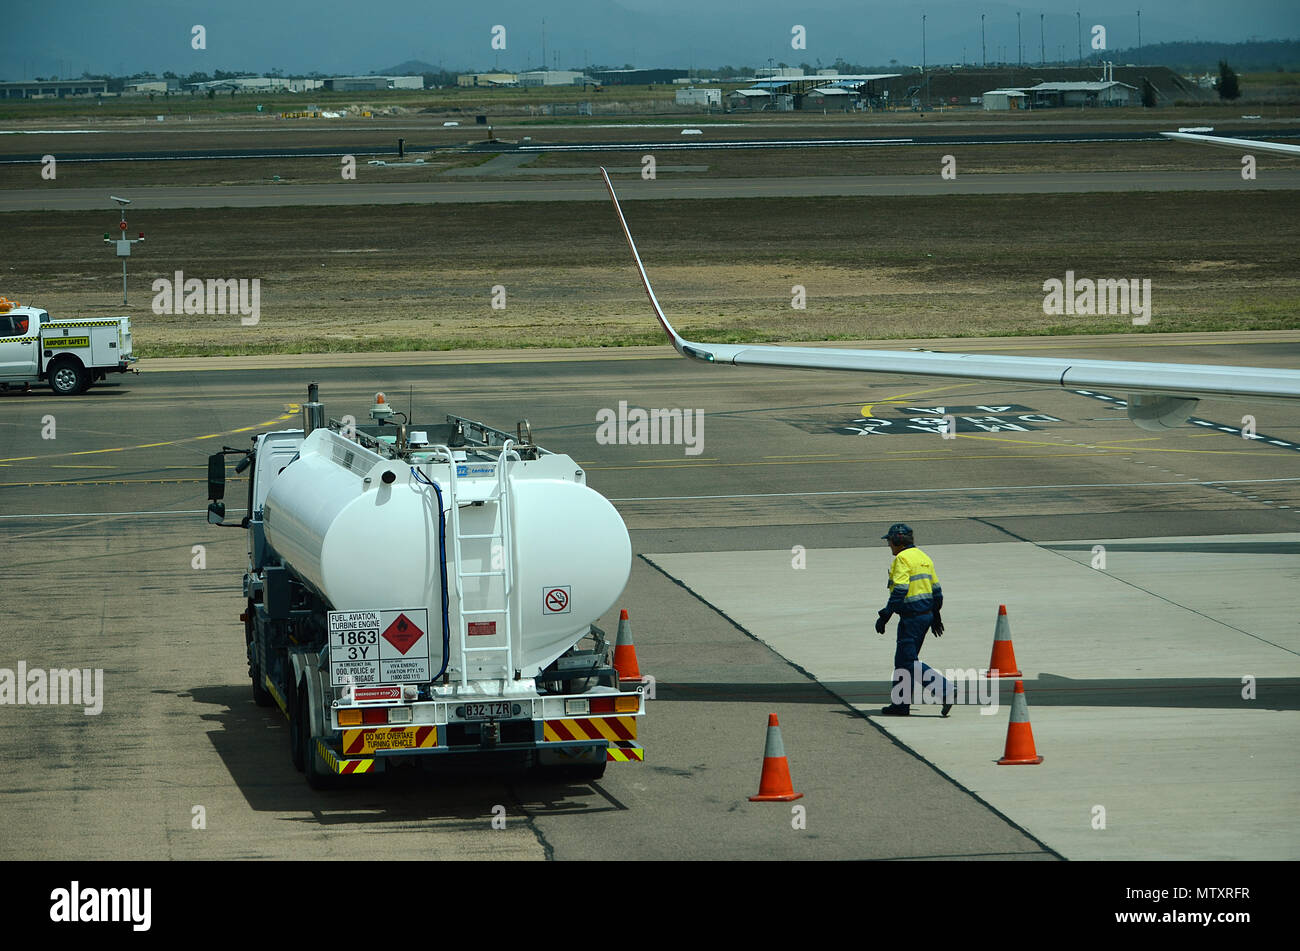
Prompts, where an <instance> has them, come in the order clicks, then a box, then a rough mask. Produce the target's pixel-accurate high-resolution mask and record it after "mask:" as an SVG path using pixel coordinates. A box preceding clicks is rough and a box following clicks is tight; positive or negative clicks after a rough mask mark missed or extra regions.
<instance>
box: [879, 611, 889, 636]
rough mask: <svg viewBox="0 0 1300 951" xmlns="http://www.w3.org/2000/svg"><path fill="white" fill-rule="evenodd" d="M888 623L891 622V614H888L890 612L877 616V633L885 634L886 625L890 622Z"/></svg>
mask: <svg viewBox="0 0 1300 951" xmlns="http://www.w3.org/2000/svg"><path fill="white" fill-rule="evenodd" d="M888 623H889V615H888V614H882V615H880V616H879V617H877V618H876V633H877V634H884V633H885V625H886V624H888Z"/></svg>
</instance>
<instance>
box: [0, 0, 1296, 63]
mask: <svg viewBox="0 0 1300 951" xmlns="http://www.w3.org/2000/svg"><path fill="white" fill-rule="evenodd" d="M1139 9H1140V10H1141V11H1142V16H1141V23H1142V41H1143V42H1144V43H1153V42H1165V41H1171V40H1193V39H1202V40H1222V41H1227V42H1237V41H1242V40H1248V39H1294V38H1300V3H1297V2H1296V0H1160V2H1143V0H1128V2H1121V3H1115V2H1110V0H1107V2H1104V3H1098V4H1095V5H1093V4H1089V3H1086V2H1080V0H1043V2H1040V3H1037V4H1034V5H1024V6H1018V5H1015V4H1007V3H980V2H979V0H968V2H937V3H925V2H911V0H899V2H875V0H872V2H861V0H859V2H849V0H809V2H806V3H803V2H791V0H736V2H721V0H473V2H464V3H451V2H446V0H378V2H371V3H361V2H358V0H211V2H209V0H172V2H165V0H48V2H44V3H41V2H27V3H21V5H20V3H19V0H10V2H9V9H7V10H6V12H5V14H4V19H3V26H2V29H0V76H2V77H3V78H4V79H10V80H13V79H24V78H33V77H35V76H38V75H40V76H51V75H62V76H79V75H80V74H81V73H82V72H83V71H87V70H89V71H90V72H92V73H104V72H108V73H114V74H122V73H134V72H141V71H150V70H152V71H156V72H162V71H164V70H172V71H173V72H176V73H178V74H180V75H185V74H187V73H190V72H193V71H196V70H197V71H202V72H211V71H212V70H215V69H227V70H249V71H255V72H265V71H268V70H271V69H273V68H279V69H281V70H283V71H285V72H307V71H311V70H319V71H321V72H324V73H339V74H346V73H367V72H370V71H372V70H379V69H384V68H386V67H389V66H393V65H396V64H398V63H400V62H403V61H405V60H408V59H421V60H425V61H426V62H429V63H432V64H434V65H435V66H437V65H439V64H441V65H442V66H443V67H445V68H447V69H457V70H459V69H470V68H478V69H485V68H491V67H493V66H499V67H500V68H502V69H512V70H514V69H521V68H525V67H536V66H538V65H541V64H542V62H543V60H542V21H543V19H545V21H546V25H545V44H546V63H547V65H550V66H556V65H558V66H559V67H560V68H567V67H570V66H574V65H578V66H580V65H582V64H584V63H594V64H601V65H615V66H622V65H623V64H624V63H633V64H635V65H637V66H678V67H689V66H691V65H695V66H720V65H723V64H731V65H734V66H762V65H767V62H768V60H769V59H771V60H773V61H774V62H782V61H784V62H788V63H791V64H797V63H801V62H807V63H810V64H812V65H817V63H818V62H819V61H820V63H821V64H823V65H829V64H831V63H833V62H834V61H835V59H836V58H837V57H843V58H844V59H846V60H848V61H850V62H857V63H867V64H881V65H884V64H888V63H889V62H890V61H891V60H897V61H898V63H899V64H900V65H916V64H919V63H920V61H921V15H922V14H923V13H924V14H925V15H926V22H925V47H926V49H925V53H926V60H927V61H928V62H929V63H932V64H933V63H956V62H961V61H962V60H963V55H964V59H965V62H968V63H970V62H973V63H978V62H980V60H981V57H986V58H987V59H988V61H990V62H993V61H996V60H999V59H1001V60H1005V61H1008V62H1015V61H1017V59H1018V53H1017V34H1016V13H1017V11H1019V12H1020V13H1021V43H1022V44H1023V51H1024V52H1023V55H1024V60H1025V62H1036V61H1037V60H1038V57H1039V52H1040V43H1041V45H1042V46H1045V47H1046V54H1047V58H1048V59H1049V60H1055V59H1057V58H1058V57H1060V56H1062V55H1063V56H1064V57H1065V58H1067V59H1072V58H1074V57H1075V56H1076V55H1077V50H1078V37H1079V31H1078V29H1077V25H1078V24H1080V23H1081V24H1082V28H1083V29H1082V38H1083V48H1084V53H1085V55H1087V54H1089V53H1090V52H1091V50H1090V48H1089V47H1090V40H1091V37H1092V27H1093V26H1094V25H1101V26H1104V27H1105V29H1106V46H1107V48H1108V49H1112V50H1113V49H1122V48H1127V47H1131V46H1135V45H1137V40H1138V36H1137V25H1138V17H1137V11H1138V10H1139ZM1076 11H1078V12H1079V13H1080V16H1079V18H1078V19H1077V20H1076V16H1075V12H1076ZM981 13H983V14H984V15H985V18H984V36H983V52H981V34H980V14H981ZM1040 14H1042V15H1043V18H1042V21H1041V24H1042V35H1041V37H1040ZM196 25H199V26H203V27H204V29H205V33H206V49H194V48H193V28H194V27H195V26H196ZM497 25H501V26H504V27H505V28H506V29H505V43H506V48H505V50H500V51H498V50H493V49H492V48H491V41H492V28H493V27H494V26H497ZM796 25H799V26H802V27H804V28H805V31H806V48H805V49H796V48H793V47H792V29H793V27H794V26H796Z"/></svg>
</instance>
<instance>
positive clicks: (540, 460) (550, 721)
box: [209, 384, 645, 787]
mask: <svg viewBox="0 0 1300 951" xmlns="http://www.w3.org/2000/svg"><path fill="white" fill-rule="evenodd" d="M401 415H402V414H393V413H391V412H390V411H389V410H388V408H387V407H386V406H385V405H384V404H382V402H378V403H377V404H376V408H375V409H374V410H372V416H371V418H372V419H373V420H375V422H374V424H372V425H368V426H357V425H355V424H354V422H353V419H352V417H345V418H344V419H345V420H346V421H347V422H346V424H345V423H344V422H341V421H340V420H337V419H331V420H329V421H328V422H326V420H325V417H324V410H323V407H322V406H321V404H320V403H319V402H318V401H317V399H316V385H315V384H312V387H311V388H310V390H309V396H308V401H307V403H306V404H304V406H303V428H302V429H301V430H283V431H278V432H272V433H264V434H261V435H258V436H256V437H254V439H253V444H252V448H251V449H250V450H238V449H230V448H227V449H224V450H223V451H222V452H221V453H217V454H215V455H214V456H213V457H211V459H210V462H209V465H210V478H209V482H210V491H209V498H210V500H211V504H210V507H209V521H211V522H213V523H215V524H225V523H224V516H225V511H224V502H223V501H222V500H223V497H224V492H225V486H224V467H225V457H226V456H227V455H240V456H243V457H244V458H243V459H242V460H241V461H240V463H239V466H238V467H237V470H242V471H247V472H248V473H249V475H250V480H249V485H248V498H247V515H246V516H245V517H244V518H243V520H242V521H240V522H239V523H238V527H243V528H244V529H246V531H247V532H248V555H249V561H248V570H247V571H246V572H245V575H244V601H245V610H244V612H243V614H241V616H240V617H241V620H243V622H244V629H245V630H244V633H245V644H246V649H247V661H248V669H249V676H250V678H251V680H252V685H253V696H254V699H255V701H256V702H257V703H259V704H261V705H270V704H275V705H276V706H278V707H279V708H280V709H281V711H282V712H283V713H284V714H285V716H286V717H287V718H288V719H289V724H290V729H289V733H290V752H291V756H292V759H293V762H294V764H295V765H296V766H297V767H298V768H299V769H301V770H303V771H304V772H305V773H306V774H307V779H308V782H309V783H310V784H311V785H312V786H313V787H322V786H325V785H329V784H332V783H333V782H335V781H338V780H339V779H340V777H343V776H348V775H357V774H364V773H377V772H382V771H384V770H387V769H392V768H396V767H399V766H415V767H429V768H436V767H437V765H438V764H439V763H446V762H448V761H449V758H450V759H457V758H460V759H464V758H466V757H480V758H493V759H496V760H499V761H508V762H509V764H510V765H519V766H531V767H537V768H539V769H542V770H546V771H550V772H556V773H559V774H562V775H564V776H565V777H567V778H576V779H595V778H598V777H599V776H601V775H602V774H603V772H604V769H605V766H606V763H608V762H619V763H623V762H639V761H642V760H643V759H644V751H643V750H642V748H641V746H640V745H639V744H638V743H637V742H636V737H637V722H638V719H639V718H640V717H641V716H643V715H644V713H645V693H644V687H643V684H642V683H641V681H640V680H636V681H631V680H622V679H621V678H620V676H619V673H618V671H617V670H616V669H615V668H614V667H613V666H612V665H611V663H610V651H611V649H612V646H613V645H611V644H609V643H608V642H607V640H606V638H605V635H604V632H602V631H601V630H599V628H597V627H596V626H595V624H594V623H593V622H595V621H596V620H598V619H599V618H600V617H601V616H602V615H603V614H604V613H605V612H606V611H608V610H609V609H610V608H612V607H614V605H615V602H616V601H617V599H618V598H619V597H620V596H621V594H622V591H623V588H624V586H625V585H626V583H627V579H628V576H629V573H630V570H631V542H630V539H629V537H628V534H627V529H626V526H625V525H624V524H623V521H622V518H621V517H620V516H619V515H618V513H617V511H616V510H615V509H614V507H613V505H611V504H610V503H609V501H608V500H606V499H605V498H604V497H603V496H601V495H600V494H599V493H597V492H595V491H594V490H593V489H591V488H590V487H588V486H587V484H586V474H585V473H584V472H583V470H582V468H581V467H580V466H578V465H577V463H576V462H575V461H574V460H573V459H572V458H571V457H569V456H567V455H562V454H556V453H551V452H549V451H547V450H545V449H542V448H541V447H539V446H536V445H534V444H533V442H532V437H531V431H530V430H529V429H528V428H527V424H526V423H521V424H520V426H519V427H518V428H517V430H516V433H515V434H514V435H513V436H512V435H511V434H508V433H506V432H503V431H500V430H496V429H492V428H490V427H487V426H485V425H483V424H481V423H477V422H474V421H472V420H468V419H464V418H461V417H456V416H447V417H446V418H445V421H444V422H441V423H434V424H427V425H426V424H420V425H411V424H410V423H409V421H407V420H405V419H403V420H402V421H401V422H399V423H397V424H396V425H394V424H393V421H392V419H391V417H395V416H401ZM502 765H506V763H505V762H503V763H502Z"/></svg>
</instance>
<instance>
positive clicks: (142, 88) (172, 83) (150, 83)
mask: <svg viewBox="0 0 1300 951" xmlns="http://www.w3.org/2000/svg"><path fill="white" fill-rule="evenodd" d="M180 88H181V84H180V80H178V79H139V80H135V81H132V82H128V83H126V84H125V85H124V86H123V87H122V95H124V96H144V95H148V94H150V93H152V94H154V95H158V94H166V93H169V92H176V91H178V90H179V89H180Z"/></svg>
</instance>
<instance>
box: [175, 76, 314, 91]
mask: <svg viewBox="0 0 1300 951" xmlns="http://www.w3.org/2000/svg"><path fill="white" fill-rule="evenodd" d="M324 82H325V81H324V80H320V79H287V78H285V77H284V76H237V77H235V78H233V79H212V80H209V81H208V82H205V83H188V84H187V85H186V87H185V88H187V89H190V90H193V91H196V92H206V91H207V90H209V89H217V90H230V89H234V90H237V91H239V92H275V91H283V92H310V91H311V90H313V89H320V88H321V87H322V85H323V83H324Z"/></svg>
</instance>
